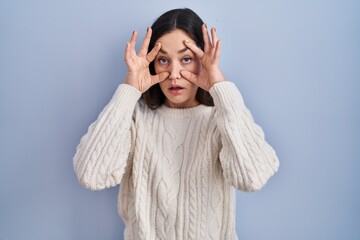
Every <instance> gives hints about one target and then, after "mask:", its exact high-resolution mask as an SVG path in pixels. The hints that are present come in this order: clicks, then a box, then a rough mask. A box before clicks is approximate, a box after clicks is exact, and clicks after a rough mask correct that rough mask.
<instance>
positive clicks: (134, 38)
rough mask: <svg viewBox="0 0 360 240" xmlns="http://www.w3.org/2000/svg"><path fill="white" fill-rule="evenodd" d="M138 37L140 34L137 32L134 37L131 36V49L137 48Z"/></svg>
mask: <svg viewBox="0 0 360 240" xmlns="http://www.w3.org/2000/svg"><path fill="white" fill-rule="evenodd" d="M137 36H138V32H137V31H133V33H132V35H131V38H130V41H129V43H130V45H131V47H135V45H136V39H137Z"/></svg>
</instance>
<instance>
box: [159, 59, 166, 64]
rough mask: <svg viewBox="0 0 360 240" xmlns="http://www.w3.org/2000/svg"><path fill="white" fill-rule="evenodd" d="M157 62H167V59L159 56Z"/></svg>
mask: <svg viewBox="0 0 360 240" xmlns="http://www.w3.org/2000/svg"><path fill="white" fill-rule="evenodd" d="M158 61H159V63H160V64H167V63H168V60H167V59H166V58H159V60H158Z"/></svg>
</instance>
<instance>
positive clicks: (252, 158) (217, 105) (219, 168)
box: [74, 9, 279, 239]
mask: <svg viewBox="0 0 360 240" xmlns="http://www.w3.org/2000/svg"><path fill="white" fill-rule="evenodd" d="M210 34H211V38H210V35H209V33H208V30H207V27H206V25H205V24H204V23H203V21H202V20H201V19H200V18H199V17H198V16H197V15H196V13H194V12H193V11H191V10H190V9H175V10H171V11H169V12H166V13H164V14H163V15H162V16H160V17H159V18H158V19H157V20H156V21H155V22H154V24H153V25H152V27H151V28H148V30H147V33H146V36H145V38H144V41H143V43H142V46H141V48H140V50H139V52H138V54H137V53H136V51H135V44H136V40H137V35H138V34H137V32H133V35H132V37H131V40H130V42H129V43H127V46H126V50H125V61H126V63H127V66H128V73H127V75H126V77H125V80H124V83H123V84H120V85H119V87H118V89H117V90H116V92H115V94H114V96H113V98H112V99H111V101H110V102H109V103H108V105H107V106H106V107H105V108H104V109H103V111H102V112H101V113H100V115H99V117H98V119H97V120H96V121H95V122H94V123H92V124H91V125H90V127H89V129H88V132H87V133H86V134H85V135H84V136H83V138H82V139H81V141H80V144H79V146H78V147H77V152H76V154H75V156H74V169H75V171H76V174H77V176H78V178H79V181H80V183H81V184H82V185H84V186H85V187H87V188H89V189H92V190H100V189H104V188H108V187H112V186H115V185H118V184H120V186H121V188H120V193H119V201H118V202H119V204H118V207H119V214H120V215H121V217H122V219H123V221H124V223H125V225H126V228H125V233H124V235H125V239H237V236H236V231H235V193H234V188H237V189H240V190H242V191H255V190H258V189H260V188H261V187H263V186H264V185H265V183H266V182H267V180H268V179H269V178H270V177H271V176H272V175H273V174H274V173H275V172H276V171H277V169H278V166H279V161H278V159H277V156H276V153H275V151H274V150H273V149H272V147H271V146H270V145H269V144H268V143H267V142H266V141H265V139H264V134H263V132H262V129H261V128H260V127H259V126H258V125H256V124H255V123H254V121H253V119H252V116H251V114H250V112H249V111H248V110H247V108H246V107H245V105H244V103H243V100H242V97H241V94H240V92H239V91H238V89H237V88H236V86H235V85H234V84H233V83H231V82H229V81H227V80H226V79H225V77H224V75H223V73H222V71H221V69H220V68H219V59H220V47H221V42H220V41H219V40H218V39H217V35H216V31H215V29H214V28H212V29H211V30H210Z"/></svg>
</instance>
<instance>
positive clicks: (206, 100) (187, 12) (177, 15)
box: [142, 8, 214, 109]
mask: <svg viewBox="0 0 360 240" xmlns="http://www.w3.org/2000/svg"><path fill="white" fill-rule="evenodd" d="M203 23H204V22H203V21H202V20H201V18H200V17H199V16H198V15H197V14H196V13H195V12H194V11H192V10H191V9H188V8H181V9H173V10H170V11H168V12H166V13H164V14H162V15H161V16H160V17H159V18H158V19H157V20H156V21H155V22H154V23H153V25H152V26H151V28H152V35H151V40H150V44H149V49H148V52H150V51H151V49H153V47H154V45H155V42H156V41H157V40H158V39H159V38H160V37H162V36H163V35H165V34H166V33H169V32H171V31H173V30H175V29H181V30H183V31H185V32H186V33H187V34H188V35H189V36H190V37H191V38H192V39H193V40H194V41H195V43H196V44H197V45H198V47H199V48H201V49H202V50H204V39H203V35H202V30H201V26H202V25H203ZM149 69H150V73H151V74H152V75H155V74H156V72H155V67H154V62H151V63H150V65H149ZM142 98H143V99H144V101H145V103H146V105H147V106H148V107H150V108H151V109H156V108H158V107H160V106H161V105H162V104H163V103H164V102H165V99H166V97H165V95H164V93H163V92H162V91H161V89H160V85H159V84H155V85H154V86H152V87H150V88H149V89H148V90H147V91H146V92H144V93H143V94H142ZM196 100H197V101H198V102H199V103H201V104H204V105H207V106H214V101H213V99H212V97H211V96H210V94H209V93H208V92H207V91H205V90H204V89H202V88H198V90H197V93H196Z"/></svg>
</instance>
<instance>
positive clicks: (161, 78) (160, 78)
mask: <svg viewBox="0 0 360 240" xmlns="http://www.w3.org/2000/svg"><path fill="white" fill-rule="evenodd" d="M169 75H170V73H168V72H162V73H159V74H157V75H153V76H152V79H153V83H154V84H156V83H160V82H162V81H164V80H165V79H167V78H168V77H169Z"/></svg>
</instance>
